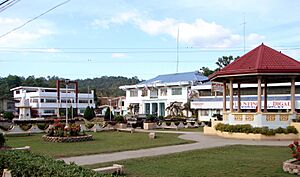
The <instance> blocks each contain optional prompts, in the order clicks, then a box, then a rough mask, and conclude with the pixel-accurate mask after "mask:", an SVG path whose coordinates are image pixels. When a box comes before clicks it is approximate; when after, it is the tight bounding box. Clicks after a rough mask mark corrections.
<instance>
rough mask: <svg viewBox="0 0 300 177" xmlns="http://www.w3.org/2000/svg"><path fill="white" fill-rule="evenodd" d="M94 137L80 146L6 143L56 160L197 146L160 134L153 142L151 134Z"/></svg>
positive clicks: (31, 139) (35, 138)
mask: <svg viewBox="0 0 300 177" xmlns="http://www.w3.org/2000/svg"><path fill="white" fill-rule="evenodd" d="M92 134H93V137H94V141H88V142H78V143H51V142H45V141H43V140H42V134H34V135H31V136H21V137H20V136H18V137H6V139H7V145H9V146H11V147H22V146H28V145H29V146H31V149H32V152H34V153H39V154H46V155H50V156H53V157H69V156H78V155H86V154H98V153H108V152H116V151H125V150H133V149H142V148H151V147H158V146H167V145H174V144H184V143H192V142H193V141H187V140H182V139H179V138H178V135H176V134H168V133H157V138H156V139H149V138H148V134H147V133H133V134H131V133H128V132H98V133H92Z"/></svg>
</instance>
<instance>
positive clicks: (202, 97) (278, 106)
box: [191, 82, 300, 121]
mask: <svg viewBox="0 0 300 177" xmlns="http://www.w3.org/2000/svg"><path fill="white" fill-rule="evenodd" d="M290 86H291V84H290V83H276V84H268V92H269V94H268V105H267V106H268V107H267V109H268V112H276V111H280V112H288V111H289V110H290V109H291V101H290V94H289V92H290ZM222 87H223V86H222ZM222 87H221V88H220V89H218V87H215V86H213V89H212V84H211V82H207V83H205V84H203V85H196V86H192V87H191V89H192V90H193V91H197V92H198V96H197V97H195V98H192V99H191V108H192V109H196V110H198V119H199V120H200V121H210V120H212V119H215V118H216V117H214V115H217V114H222V111H223V110H222V109H223V96H221V95H222V92H223V88H222ZM237 88H238V85H237V84H233V91H234V102H233V108H234V109H235V110H237V109H238V108H237V105H238V104H237ZM262 89H265V88H264V86H262ZM256 90H257V84H243V85H241V92H242V93H243V95H242V96H241V111H242V112H255V111H256V108H257V95H256ZM263 98H264V96H263ZM226 102H227V103H226V109H227V110H229V105H230V104H229V95H227V96H226ZM262 103H264V101H262ZM262 105H264V104H262ZM262 109H263V107H262ZM296 111H297V112H298V113H299V112H300V83H299V82H296Z"/></svg>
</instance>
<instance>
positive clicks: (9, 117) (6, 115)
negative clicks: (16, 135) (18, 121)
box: [3, 111, 15, 120]
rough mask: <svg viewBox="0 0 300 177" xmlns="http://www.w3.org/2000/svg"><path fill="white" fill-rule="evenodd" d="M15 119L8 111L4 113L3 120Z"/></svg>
mask: <svg viewBox="0 0 300 177" xmlns="http://www.w3.org/2000/svg"><path fill="white" fill-rule="evenodd" d="M14 117H15V116H14V114H13V113H12V112H9V111H6V112H4V113H3V118H4V119H8V120H12V119H13V118H14Z"/></svg>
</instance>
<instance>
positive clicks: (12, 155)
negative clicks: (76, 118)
mask: <svg viewBox="0 0 300 177" xmlns="http://www.w3.org/2000/svg"><path fill="white" fill-rule="evenodd" d="M3 169H9V170H11V173H12V176H23V177H29V176H45V177H46V176H47V177H48V176H57V177H58V176H59V177H71V176H112V175H105V174H99V173H97V172H94V171H92V170H89V169H85V168H83V167H80V166H77V165H75V164H71V165H68V164H66V163H64V162H63V161H61V160H60V161H59V160H55V159H52V158H51V157H47V156H41V155H36V154H33V153H31V152H25V151H0V170H1V171H0V172H1V174H2V173H3Z"/></svg>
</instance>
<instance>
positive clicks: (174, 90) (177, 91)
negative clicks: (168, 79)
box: [172, 88, 182, 95]
mask: <svg viewBox="0 0 300 177" xmlns="http://www.w3.org/2000/svg"><path fill="white" fill-rule="evenodd" d="M172 95H182V88H172Z"/></svg>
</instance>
